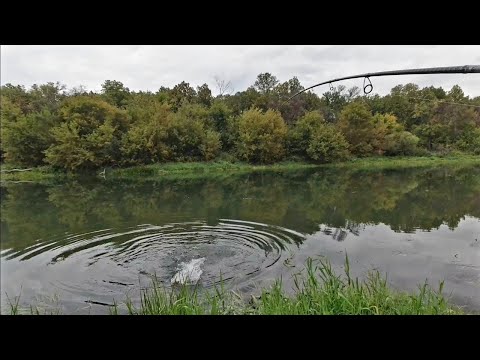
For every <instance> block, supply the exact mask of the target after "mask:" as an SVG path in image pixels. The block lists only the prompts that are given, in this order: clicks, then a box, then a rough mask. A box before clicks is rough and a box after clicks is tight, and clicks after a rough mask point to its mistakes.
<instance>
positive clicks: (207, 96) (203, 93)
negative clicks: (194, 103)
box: [197, 84, 213, 107]
mask: <svg viewBox="0 0 480 360" xmlns="http://www.w3.org/2000/svg"><path fill="white" fill-rule="evenodd" d="M197 98H198V102H199V103H200V104H202V105H204V106H206V107H210V106H211V105H212V101H213V96H212V92H211V90H210V89H209V87H208V85H207V84H203V85H202V86H198V87H197Z"/></svg>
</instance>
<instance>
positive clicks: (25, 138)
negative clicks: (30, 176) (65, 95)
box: [2, 109, 57, 166]
mask: <svg viewBox="0 0 480 360" xmlns="http://www.w3.org/2000/svg"><path fill="white" fill-rule="evenodd" d="M2 120H3V119H2ZM56 123H57V121H56V119H55V116H54V115H53V114H52V113H50V112H49V111H48V110H46V109H45V110H43V111H42V112H38V113H30V114H27V115H21V116H19V117H18V118H16V119H15V121H11V120H10V121H9V120H7V121H5V122H2V127H3V129H2V130H3V131H2V149H3V151H4V152H5V158H6V160H7V161H8V162H9V163H12V164H18V165H24V166H39V165H43V164H44V157H45V155H44V152H45V150H47V148H48V147H49V146H50V145H51V144H52V142H53V136H52V134H51V133H50V130H51V128H52V127H53V126H54V125H55V124H56Z"/></svg>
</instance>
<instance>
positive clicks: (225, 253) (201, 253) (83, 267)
mask: <svg viewBox="0 0 480 360" xmlns="http://www.w3.org/2000/svg"><path fill="white" fill-rule="evenodd" d="M303 239H304V235H303V234H301V233H298V232H295V231H292V230H289V229H286V228H282V227H279V226H271V225H266V224H261V223H256V222H248V221H240V220H229V219H220V220H219V221H218V223H217V224H216V225H209V224H207V223H206V222H204V221H192V222H184V223H171V224H167V225H162V226H157V225H152V224H142V225H139V226H136V227H130V228H125V229H103V230H96V231H90V232H87V233H82V234H62V235H57V236H55V237H53V238H51V239H50V240H49V241H42V240H39V241H38V242H37V243H36V244H35V245H33V246H30V247H28V248H25V249H22V250H21V251H14V250H13V249H10V250H8V249H7V250H4V251H2V254H1V256H2V258H3V260H7V261H3V262H2V263H3V265H2V267H6V268H7V269H3V270H7V273H8V274H10V275H18V276H19V277H22V278H24V279H29V280H28V281H33V280H32V279H35V278H37V279H39V281H38V284H37V287H38V285H40V284H45V283H49V284H50V285H51V286H53V287H54V288H56V289H57V290H59V291H60V293H63V295H65V294H68V296H67V297H68V298H69V299H70V301H71V302H72V303H77V304H78V303H83V304H84V303H85V302H90V303H94V304H111V303H112V298H116V300H118V301H121V300H122V299H118V296H122V295H123V296H124V295H125V293H126V291H129V290H130V289H138V287H139V286H140V287H145V286H148V285H149V284H150V281H151V278H152V277H155V278H156V279H157V280H158V281H160V282H162V283H164V284H165V285H166V286H170V283H171V279H172V277H173V276H174V275H175V273H176V272H177V270H178V266H179V264H181V263H187V262H190V261H192V260H194V259H199V258H204V259H205V261H203V262H202V270H203V271H202V275H201V277H200V279H199V282H198V285H200V286H202V287H206V288H208V287H211V286H212V285H214V284H215V283H216V282H218V281H219V280H220V279H222V280H224V281H228V282H229V283H231V284H236V285H238V284H245V285H246V286H248V285H247V283H249V282H252V281H253V280H254V279H255V278H257V277H258V276H261V275H262V274H264V273H265V272H266V271H269V270H271V269H274V268H275V267H277V266H281V264H282V262H283V261H281V260H282V257H286V256H288V255H289V249H290V248H296V247H297V245H298V244H299V243H300V242H302V241H303ZM16 272H18V274H15V273H16ZM26 272H28V274H26ZM33 273H34V274H35V275H33ZM22 275H23V276H22ZM15 277H16V276H15ZM42 279H45V281H42ZM10 280H12V281H16V280H15V279H14V278H11V279H10ZM17 280H18V279H17ZM7 282H8V283H10V281H8V279H7ZM10 285H12V284H10ZM10 287H11V286H10ZM26 288H27V286H25V285H24V286H23V289H24V291H23V292H25V289H26ZM28 288H30V289H35V284H31V285H30V286H29V287H28ZM48 291H51V289H50V290H48ZM39 292H40V293H45V294H47V293H48V292H47V290H45V289H37V294H38V293H39ZM64 297H65V296H64ZM60 298H62V294H60Z"/></svg>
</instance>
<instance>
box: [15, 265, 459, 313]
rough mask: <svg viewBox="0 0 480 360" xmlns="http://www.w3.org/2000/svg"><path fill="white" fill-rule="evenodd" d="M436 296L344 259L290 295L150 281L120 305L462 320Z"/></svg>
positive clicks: (308, 270)
mask: <svg viewBox="0 0 480 360" xmlns="http://www.w3.org/2000/svg"><path fill="white" fill-rule="evenodd" d="M442 291H443V283H440V284H439V288H438V290H435V289H433V288H432V287H431V286H429V285H428V284H427V283H425V284H423V285H419V286H418V290H417V291H416V292H414V293H407V292H401V291H397V290H393V289H392V288H391V287H390V286H389V285H388V283H387V280H386V278H384V277H382V276H381V275H380V273H379V272H378V271H370V272H369V273H368V274H367V276H366V277H365V279H363V280H359V279H358V278H355V279H353V278H351V276H350V265H349V261H348V257H346V261H345V265H344V274H341V275H339V274H337V273H336V272H335V270H334V269H333V267H332V265H331V264H330V263H329V262H328V260H323V259H316V260H312V259H311V258H310V259H308V260H307V262H306V265H305V269H304V272H303V273H302V274H297V275H296V276H295V277H294V289H293V293H289V292H288V291H286V289H285V288H284V287H283V285H282V283H281V281H278V280H277V281H275V282H274V283H273V285H271V286H269V287H266V288H263V289H262V291H261V293H260V295H258V296H255V295H250V298H249V299H248V300H246V299H245V298H243V297H242V296H241V295H239V294H237V293H236V292H234V291H231V290H230V291H227V290H225V288H224V286H223V283H222V282H220V285H217V286H215V287H214V288H213V289H209V290H208V291H203V292H202V291H199V290H198V287H196V286H187V285H183V286H181V287H179V288H171V289H166V288H164V287H162V285H160V284H159V282H158V281H156V280H153V281H152V286H151V287H150V288H148V289H147V290H144V291H142V296H141V301H140V303H139V304H138V305H134V304H133V302H132V301H131V300H129V299H127V301H126V302H125V303H124V304H121V305H122V306H123V307H124V308H125V309H124V311H123V312H124V313H125V314H128V315H465V314H466V312H465V311H463V310H462V309H461V308H459V307H457V306H454V305H452V304H449V303H448V300H447V298H446V297H445V296H444V295H443V294H442ZM9 306H10V315H20V314H32V315H41V314H48V315H59V314H61V313H60V311H58V310H54V311H50V312H49V311H48V310H45V309H43V310H42V309H39V308H37V307H33V306H31V307H30V309H22V308H20V307H19V297H17V298H15V300H13V301H10V304H9ZM119 307H120V305H119V304H118V303H115V304H114V305H113V306H111V307H110V308H109V313H110V314H112V315H118V314H120V311H119Z"/></svg>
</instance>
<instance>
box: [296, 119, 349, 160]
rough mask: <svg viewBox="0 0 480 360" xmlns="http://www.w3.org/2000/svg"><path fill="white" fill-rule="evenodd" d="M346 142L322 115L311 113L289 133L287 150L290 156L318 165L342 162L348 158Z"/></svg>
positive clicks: (300, 120)
mask: <svg viewBox="0 0 480 360" xmlns="http://www.w3.org/2000/svg"><path fill="white" fill-rule="evenodd" d="M348 146H349V145H348V142H347V141H346V140H345V138H344V136H343V135H342V134H341V133H340V132H339V131H338V130H337V129H336V128H335V127H334V126H333V125H331V124H328V123H326V122H325V120H324V117H323V115H322V113H320V112H319V111H311V112H308V113H306V114H305V115H304V116H302V117H301V118H300V119H299V120H298V121H297V123H296V124H295V126H294V127H293V129H292V130H291V131H290V132H289V137H288V148H289V150H290V151H291V154H292V155H300V156H303V157H304V158H307V159H310V160H314V161H316V162H320V163H328V162H332V161H335V160H344V159H346V158H347V157H348Z"/></svg>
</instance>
